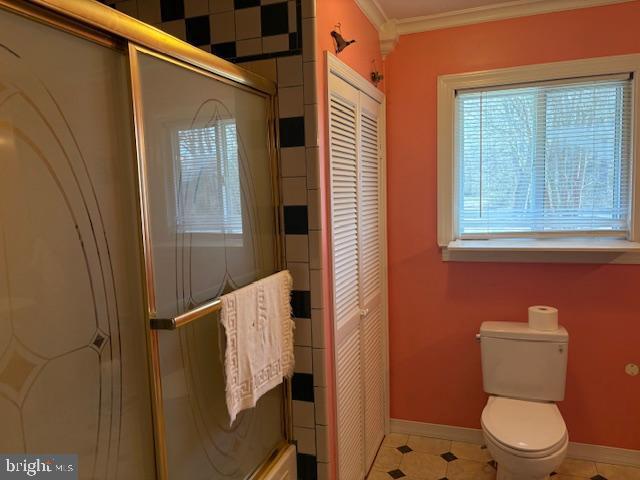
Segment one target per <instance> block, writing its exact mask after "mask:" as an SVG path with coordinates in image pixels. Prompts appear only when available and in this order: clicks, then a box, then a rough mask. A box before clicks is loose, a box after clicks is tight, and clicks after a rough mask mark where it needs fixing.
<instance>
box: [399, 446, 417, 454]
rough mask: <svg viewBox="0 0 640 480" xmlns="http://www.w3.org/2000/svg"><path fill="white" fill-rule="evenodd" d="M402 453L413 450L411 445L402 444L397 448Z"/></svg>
mask: <svg viewBox="0 0 640 480" xmlns="http://www.w3.org/2000/svg"><path fill="white" fill-rule="evenodd" d="M397 450H398V451H399V452H400V453H409V452H413V449H412V448H411V447H410V446H409V445H401V446H399V447H398V448H397Z"/></svg>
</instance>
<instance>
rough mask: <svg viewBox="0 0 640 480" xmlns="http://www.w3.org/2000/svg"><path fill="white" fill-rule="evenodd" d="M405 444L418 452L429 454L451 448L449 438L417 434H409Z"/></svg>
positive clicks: (435, 453) (440, 452)
mask: <svg viewBox="0 0 640 480" xmlns="http://www.w3.org/2000/svg"><path fill="white" fill-rule="evenodd" d="M407 445H409V446H410V447H411V449H412V450H415V451H416V452H420V453H430V454H431V455H440V454H442V453H445V452H448V451H449V450H450V449H451V442H450V441H449V440H440V439H439V438H429V437H419V436H417V435H409V441H408V442H407Z"/></svg>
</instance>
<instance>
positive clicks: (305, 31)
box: [302, 18, 329, 62]
mask: <svg viewBox="0 0 640 480" xmlns="http://www.w3.org/2000/svg"><path fill="white" fill-rule="evenodd" d="M323 33H324V32H323ZM326 34H327V35H328V34H329V32H326ZM316 41H317V40H316V19H315V18H303V19H302V58H303V60H304V61H305V62H313V61H314V60H315V59H316V49H317V44H316Z"/></svg>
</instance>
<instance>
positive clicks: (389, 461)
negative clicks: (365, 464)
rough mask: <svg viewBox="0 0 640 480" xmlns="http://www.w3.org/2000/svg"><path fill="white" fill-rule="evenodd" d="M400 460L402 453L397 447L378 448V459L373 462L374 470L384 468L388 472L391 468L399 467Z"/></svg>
mask: <svg viewBox="0 0 640 480" xmlns="http://www.w3.org/2000/svg"><path fill="white" fill-rule="evenodd" d="M400 460H402V453H400V452H399V451H398V450H397V449H396V448H393V447H384V446H383V447H380V450H378V455H377V456H376V461H375V462H374V463H373V468H374V470H383V471H385V472H388V471H389V470H394V469H396V468H398V465H400Z"/></svg>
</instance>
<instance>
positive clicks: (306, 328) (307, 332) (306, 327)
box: [293, 318, 313, 347]
mask: <svg viewBox="0 0 640 480" xmlns="http://www.w3.org/2000/svg"><path fill="white" fill-rule="evenodd" d="M294 322H295V324H296V328H295V330H294V332H293V343H294V345H297V346H299V347H310V346H312V344H313V340H312V337H311V330H312V329H311V319H310V318H294Z"/></svg>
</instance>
